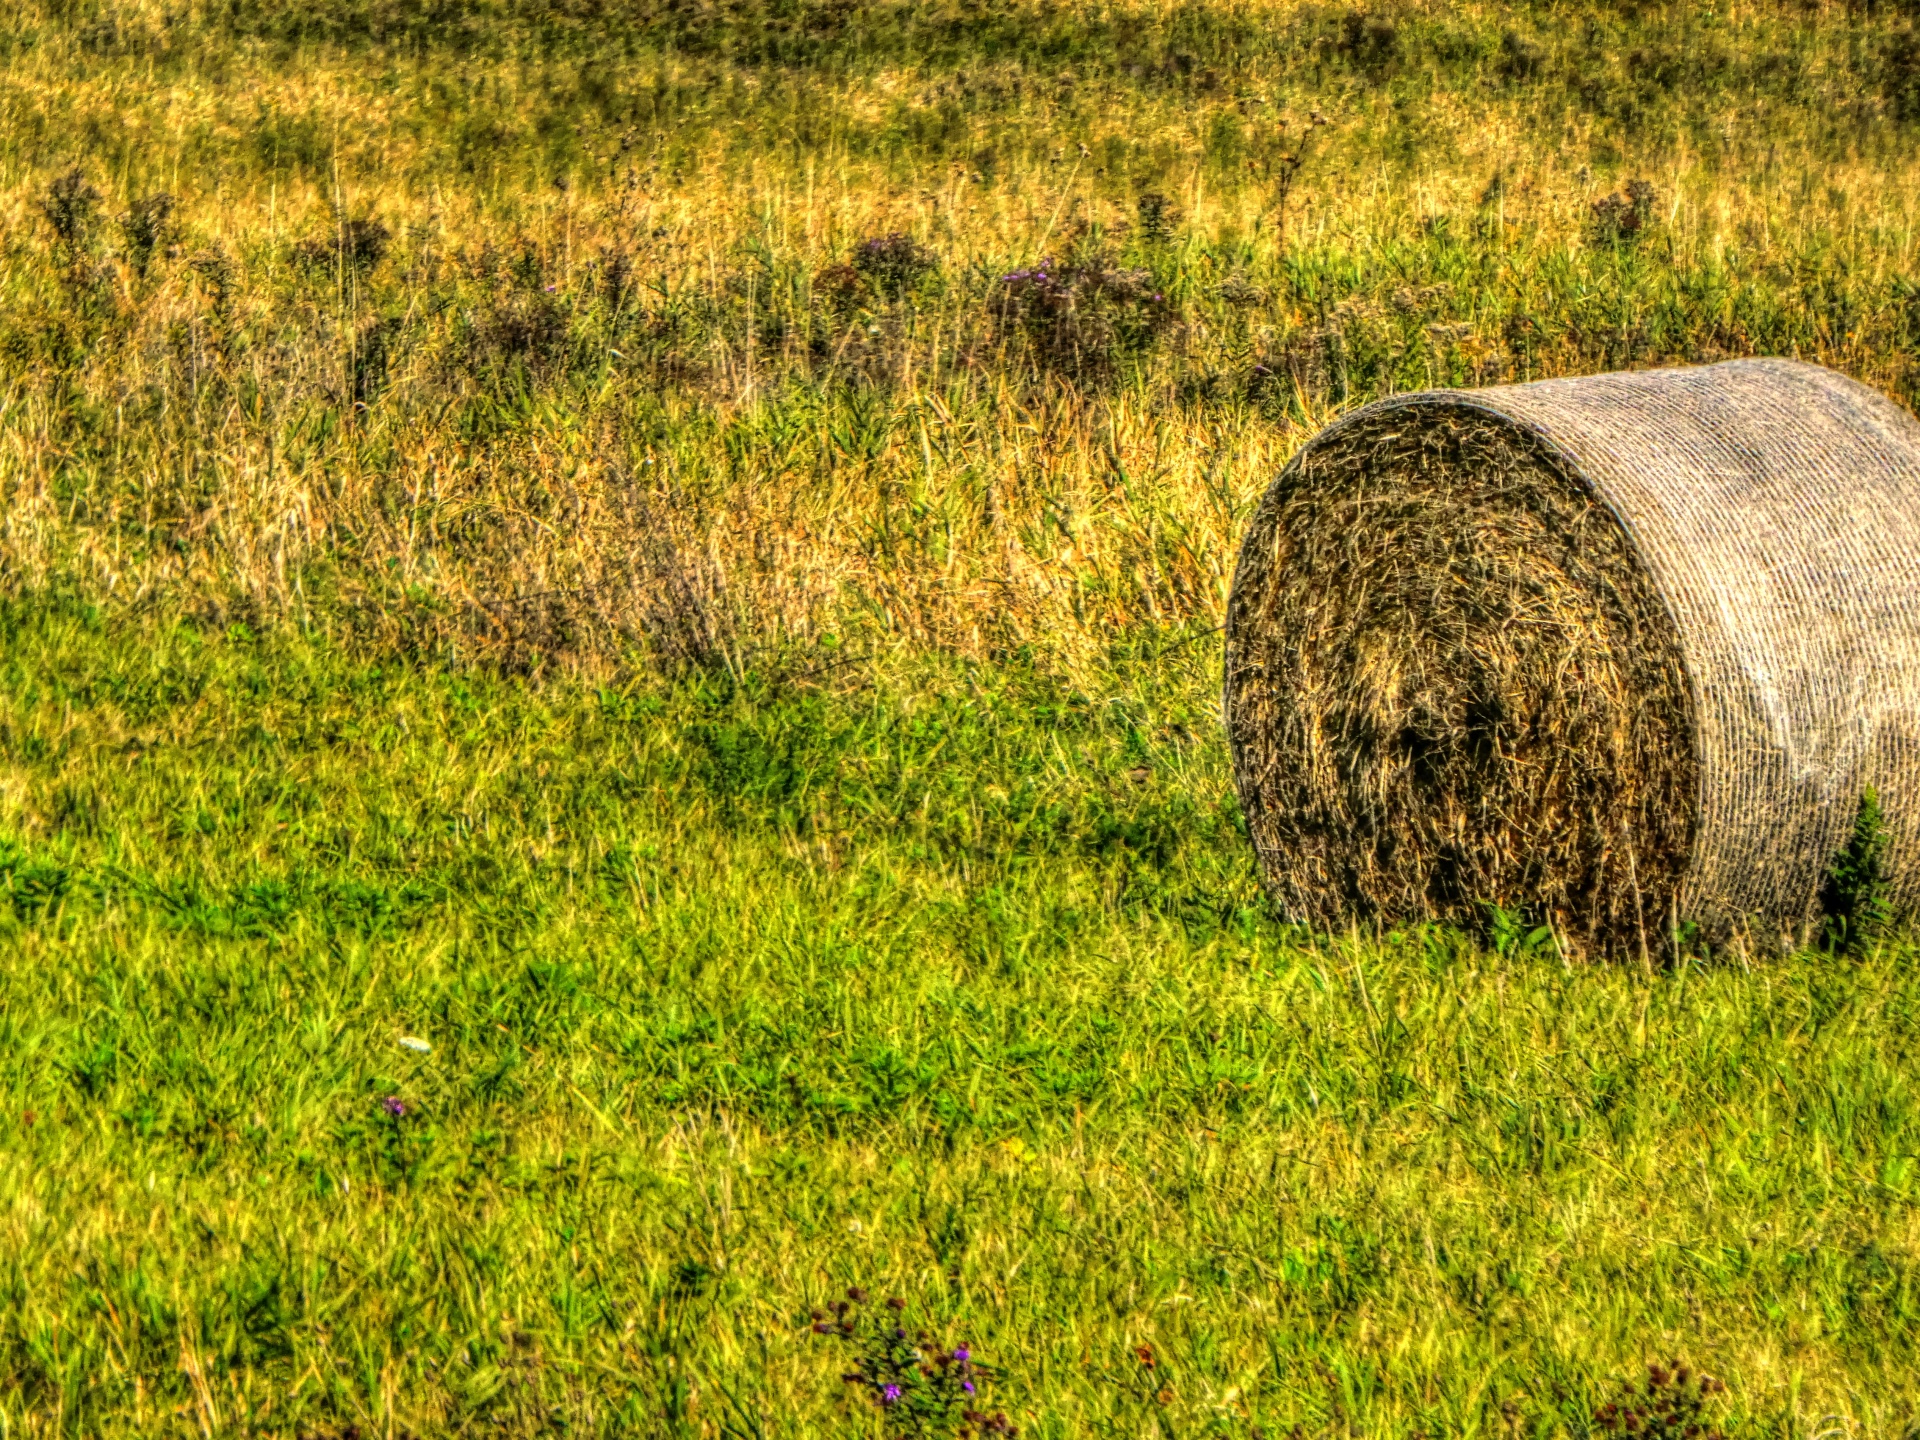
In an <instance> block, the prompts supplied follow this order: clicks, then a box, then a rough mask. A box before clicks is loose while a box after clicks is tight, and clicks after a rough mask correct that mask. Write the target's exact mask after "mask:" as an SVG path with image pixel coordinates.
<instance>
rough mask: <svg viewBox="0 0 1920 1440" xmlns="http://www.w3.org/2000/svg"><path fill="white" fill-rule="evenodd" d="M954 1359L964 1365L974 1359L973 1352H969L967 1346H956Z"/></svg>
mask: <svg viewBox="0 0 1920 1440" xmlns="http://www.w3.org/2000/svg"><path fill="white" fill-rule="evenodd" d="M953 1358H954V1359H956V1360H958V1361H959V1362H960V1363H961V1364H962V1365H964V1364H966V1363H967V1361H969V1360H971V1359H972V1358H973V1351H971V1350H969V1349H968V1348H967V1347H966V1346H965V1345H959V1346H956V1347H954V1352H953Z"/></svg>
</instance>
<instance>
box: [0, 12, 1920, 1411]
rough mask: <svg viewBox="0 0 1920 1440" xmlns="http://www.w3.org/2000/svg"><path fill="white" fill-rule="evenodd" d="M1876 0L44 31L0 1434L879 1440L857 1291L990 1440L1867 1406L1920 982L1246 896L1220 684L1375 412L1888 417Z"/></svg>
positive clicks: (179, 20)
mask: <svg viewBox="0 0 1920 1440" xmlns="http://www.w3.org/2000/svg"><path fill="white" fill-rule="evenodd" d="M1910 8H1911V7H1909V6H1905V5H1890V4H1888V5H1876V4H1860V5H1839V4H1806V5H1787V4H1771V3H1767V4H1748V3H1742V4H1738V5H1734V4H1727V5H1718V6H1701V5H1680V4H1672V5H1668V4H1660V3H1636V4H1632V5H1607V6H1598V5H1574V4H1563V3H1544V0H1542V3H1527V4H1499V5H1495V4H1489V3H1479V0H1463V3H1460V4H1455V5H1446V6H1442V5H1435V4H1428V3H1422V0H1381V3H1379V4H1376V5H1370V6H1369V7H1367V8H1366V9H1365V10H1364V11H1362V10H1358V9H1350V8H1347V7H1344V6H1339V5H1323V4H1318V3H1311V0H1197V3H1191V4H1183V5H1180V6H1171V7H1168V6H1162V7H1155V6H1142V5H1137V4H1105V3H1100V0H1058V3H1055V0H1009V3H993V4H989V5H974V4H952V5H946V4H939V3H930V4H920V5H906V4H898V3H893V0H845V3H843V0H738V3H734V0H729V3H728V4H726V5H724V6H723V5H719V4H710V3H707V0H673V3H670V4H659V5H645V6H641V5H628V4H623V3H610V0H609V3H602V0H567V3H564V4H549V3H544V0H489V3H486V4H479V5H458V6H455V5H450V4H445V3H434V4H431V5H401V4H391V3H388V0H298V3H292V4H279V3H264V0H232V3H226V4H221V5H195V4H180V5H176V4H161V3H158V0H124V3H118V4H113V5H107V4H104V3H97V0H26V3H24V4H22V5H21V6H19V7H17V13H16V14H14V15H13V16H12V17H11V22H10V23H9V24H7V25H5V26H0V1295H3V1296H4V1301H3V1303H0V1440H4V1437H5V1436H10V1435H12V1434H14V1433H15V1432H18V1433H21V1434H26V1435H45V1436H54V1435H63V1436H64V1435H73V1436H82V1435H84V1436H89V1437H92V1436H141V1437H145V1436H151V1435H172V1434H180V1435H198V1436H215V1435H222V1436H224V1435H273V1436H286V1437H292V1436H307V1437H314V1440H345V1437H346V1436H349V1435H353V1434H356V1433H357V1434H358V1435H359V1436H362V1437H370V1436H373V1435H379V1436H382V1437H395V1440H397V1437H400V1436H403V1435H412V1436H421V1437H425V1436H441V1435H474V1436H480V1435H507V1436H514V1435H532V1434H537V1433H548V1432H551V1433H559V1432H560V1431H562V1430H565V1431H566V1432H567V1433H570V1434H587V1435H590V1434H609V1435H610V1434H616V1433H617V1434H636V1435H644V1436H649V1437H651V1436H668V1437H682V1436H685V1437H691V1436H700V1437H702V1440H707V1437H714V1440H718V1437H747V1436H752V1437H756V1440H758V1437H774V1436H788V1435H829V1434H831V1435H847V1434H853V1435H859V1434H873V1435H876V1436H877V1435H879V1434H881V1433H882V1431H883V1429H884V1426H883V1425H882V1417H880V1416H879V1415H878V1413H877V1412H875V1411H874V1410H872V1409H871V1408H863V1407H861V1406H858V1405H856V1404H853V1403H852V1401H851V1399H850V1398H849V1393H848V1391H847V1389H846V1387H845V1386H844V1385H842V1383H841V1382H840V1378H839V1377H840V1375H841V1373H842V1372H843V1371H844V1370H845V1368H846V1366H847V1364H848V1356H847V1355H846V1354H845V1353H844V1352H842V1351H841V1350H839V1349H838V1348H837V1347H836V1345H835V1343H834V1342H832V1341H829V1340H826V1339H822V1338H820V1337H818V1336H815V1335H813V1334H812V1333H811V1329H810V1316H811V1314H812V1311H813V1310H814V1308H815V1307H817V1306H819V1305H821V1304H822V1303H825V1302H827V1301H830V1300H831V1299H832V1298H833V1297H835V1296H837V1295H839V1294H841V1293H843V1292H844V1290H845V1289H846V1288H847V1287H848V1286H850V1285H854V1284H862V1285H866V1286H868V1287H870V1288H872V1289H873V1290H874V1291H875V1292H876V1294H879V1295H884V1294H889V1293H891V1294H895V1295H898V1296H899V1297H901V1298H903V1299H904V1300H906V1301H907V1302H908V1304H909V1310H908V1314H909V1316H910V1317H911V1318H912V1319H913V1322H914V1323H915V1324H924V1325H926V1326H927V1327H929V1328H930V1329H931V1330H933V1331H935V1332H937V1333H938V1334H940V1335H942V1336H944V1337H945V1338H946V1339H948V1340H952V1341H957V1340H961V1339H964V1340H966V1341H968V1342H970V1343H971V1344H972V1345H973V1347H974V1349H975V1351H976V1353H977V1354H978V1355H979V1356H980V1357H981V1359H982V1360H983V1361H985V1362H986V1363H987V1364H989V1365H991V1366H992V1367H994V1368H995V1378H994V1380H993V1382H992V1384H991V1385H990V1386H989V1387H988V1394H987V1404H988V1405H989V1407H990V1408H995V1409H999V1408H1004V1409H1006V1410H1007V1411H1008V1412H1009V1413H1010V1415H1011V1416H1012V1417H1013V1419H1014V1421H1015V1423H1017V1424H1018V1425H1019V1426H1020V1427H1021V1429H1022V1432H1023V1433H1024V1434H1026V1435H1028V1436H1030V1437H1047V1440H1055V1437H1057V1440H1068V1437H1072V1440H1080V1437H1088V1436H1114V1437H1123V1436H1124V1437H1136V1436H1155V1437H1161V1440H1174V1437H1191V1436H1195V1435H1216V1436H1230V1437H1238V1440H1255V1437H1256V1434H1257V1435H1258V1436H1261V1437H1265V1440H1280V1437H1283V1436H1287V1437H1291V1436H1293V1435H1295V1434H1298V1435H1299V1436H1301V1437H1303V1440H1304V1437H1309V1436H1311V1437H1315V1440H1318V1437H1341V1440H1348V1437H1357V1436H1361V1435H1365V1436H1369V1437H1375V1440H1385V1437H1397V1440H1414V1437H1415V1436H1422V1437H1439V1436H1443V1435H1445V1436H1453V1435H1476V1436H1487V1437H1490V1440H1491V1437H1501V1440H1510V1437H1519V1436H1530V1437H1543V1440H1544V1437H1547V1436H1554V1435H1566V1436H1568V1437H1583V1436H1586V1435H1589V1434H1591V1433H1594V1426H1593V1422H1592V1418H1591V1417H1592V1415H1593V1412H1594V1410H1595V1408H1596V1407H1597V1406H1599V1405H1601V1404H1602V1403H1604V1402H1605V1401H1607V1400H1608V1399H1610V1398H1613V1397H1616V1396H1618V1395H1619V1394H1620V1393H1621V1386H1622V1385H1624V1384H1625V1383H1626V1382H1627V1381H1628V1380H1629V1379H1631V1378H1632V1377H1634V1376H1636V1375H1638V1374H1640V1373H1642V1367H1643V1366H1644V1364H1645V1362H1646V1361H1648V1360H1649V1359H1653V1358H1665V1357H1668V1356H1672V1355H1675V1354H1679V1355H1683V1356H1685V1357H1688V1358H1689V1359H1691V1360H1693V1361H1694V1362H1695V1363H1697V1364H1699V1365H1703V1366H1705V1367H1707V1368H1708V1369H1709V1370H1710V1371H1711V1372H1712V1373H1714V1374H1717V1375H1722V1376H1724V1377H1725V1379H1726V1380H1727V1382H1728V1384H1729V1387H1730V1393H1729V1395H1728V1397H1727V1399H1726V1401H1725V1402H1724V1404H1723V1405H1722V1406H1720V1408H1719V1409H1718V1411H1717V1415H1718V1420H1717V1422H1716V1423H1717V1424H1719V1425H1720V1427H1721V1428H1722V1429H1723V1430H1724V1431H1725V1432H1726V1433H1727V1434H1728V1435H1729V1436H1744V1435H1754V1436H1761V1435H1765V1436H1783V1437H1784V1436H1795V1437H1806V1440H1813V1437H1816V1436H1819V1437H1826V1440H1833V1437H1838V1436H1840V1435H1843V1434H1844V1435H1847V1436H1859V1437H1877V1436H1911V1435H1913V1434H1914V1433H1916V1427H1920V1378H1916V1371H1920V1365H1916V1363H1915V1355H1916V1349H1917V1348H1920V1347H1917V1346H1916V1343H1915V1341H1916V1336H1915V1333H1914V1325H1915V1318H1916V1315H1917V1314H1920V1288H1917V1284H1916V1265H1920V1223H1917V1222H1916V1209H1915V1196H1916V1185H1917V1184H1920V1136H1917V1135H1916V1128H1915V1114H1916V1093H1915V1061H1914V1059H1913V1051H1914V1027H1915V1015H1916V1000H1917V999H1920V980H1916V979H1915V960H1916V958H1920V948H1917V947H1916V946H1915V944H1914V943H1913V942H1912V940H1911V939H1908V938H1903V939H1900V940H1898V941H1897V942H1895V943H1893V944H1891V945H1888V946H1884V947H1881V948H1869V951H1868V953H1867V954H1865V955H1863V956H1861V957H1859V958H1858V959H1849V960H1844V961H1843V960H1838V959H1834V958H1831V957H1826V956H1821V955H1812V954H1808V955H1800V956H1795V957H1791V958H1789V959H1786V960H1783V961H1780V962H1778V963H1769V964H1767V965H1764V966H1758V967H1754V968H1748V967H1747V966H1745V965H1743V964H1741V963H1739V961H1738V959H1737V957H1735V958H1734V959H1732V960H1730V961H1727V962H1725V963H1722V964H1720V965H1718V966H1711V967H1702V966H1699V965H1695V964H1691V963H1690V964H1688V965H1686V966H1683V967H1681V968H1677V969H1671V970H1665V971H1661V972H1659V973H1655V974H1651V975H1648V974H1644V973H1642V972H1641V971H1639V970H1637V969H1631V968H1630V969H1605V968H1586V967H1581V968H1569V967H1568V966H1566V965H1564V964H1563V963H1562V961H1561V959H1560V957H1559V956H1558V954H1557V953H1556V952H1555V950H1554V948H1553V946H1552V944H1551V942H1550V937H1547V938H1542V937H1539V936H1534V937H1531V938H1530V937H1528V936H1527V935H1526V934H1525V933H1524V931H1522V930H1517V929H1516V928H1515V927H1514V925H1513V924H1512V923H1506V924H1497V923H1496V924H1494V925H1492V926H1490V928H1489V933H1488V934H1487V935H1486V936H1484V937H1479V938H1477V939H1474V938H1468V937H1462V936H1458V935H1451V934H1446V933H1441V932H1432V931H1418V932H1414V933H1406V934H1394V935H1386V936H1369V937H1365V938H1364V939H1362V938H1360V937H1349V938H1346V939H1340V938H1328V937H1325V936H1320V937H1315V936H1312V935H1307V934H1304V933H1297V932H1293V931H1289V930H1287V929H1285V928H1284V927H1281V926H1279V925H1277V924H1275V923H1274V922H1273V921H1272V920H1271V919H1270V918H1269V916H1268V914H1267V912H1266V910H1265V908H1264V906H1263V904H1262V902H1261V900H1260V898H1259V894H1258V886H1257V884H1256V881H1255V877H1254V874H1253V869H1252V860H1251V856H1250V855H1249V853H1248V847H1247V845H1246V843H1245V840H1244V837H1243V835H1242V833H1241V829H1240V823H1239V819H1238V817H1237V815H1236V812H1235V810H1234V808H1233V805H1232V801H1231V794H1230V792H1231V787H1230V785H1229V783H1228V776H1227V767H1226V757H1225V755H1224V753H1223V750H1222V741H1221V737H1220V732H1219V724H1218V674H1217V643H1218V642H1217V640H1216V639H1214V638H1213V634H1214V627H1216V626H1217V624H1218V622H1219V620H1220V619H1221V618H1222V607H1223V602H1224V594H1225V587H1226V583H1227V577H1228V575H1229V574H1230V572H1231V567H1232V564H1233V555H1234V547H1235V545H1236V544H1237V543H1238V539H1239V536H1240V534H1241V532H1242V530H1243V528H1244V526H1245V523H1246V520H1247V517H1248V515H1249V513H1250V508H1251V505H1252V503H1253V501H1254V500H1255V498H1256V497H1257V496H1258V494H1259V493H1260V491H1261V490H1262V488H1263V487H1264V486H1265V484H1266V483H1267V481H1268V479H1269V478H1270V477H1271V475H1272V474H1273V473H1274V471H1275V470H1276V468H1277V467H1278V466H1279V465H1280V464H1281V463H1283V462H1284V460H1285V459H1286V457H1287V456H1288V455H1289V454H1290V453H1292V450H1293V449H1294V447H1295V446H1297V445H1298V444H1299V443H1300V442H1301V440H1302V439H1303V438H1304V437H1305V436H1306V435H1307V434H1309V433H1311V432H1312V431H1313V430H1314V429H1315V428H1316V427H1317V426H1319V425H1320V424H1322V423H1324V422H1325V421H1326V420H1327V419H1328V418H1330V417H1332V416H1334V415H1336V414H1338V413H1340V412H1342V411H1343V410H1345V409H1347V408H1350V407H1351V406H1353V405H1356V404H1359V403H1362V402H1364V401H1366V400H1369V399H1372V398H1374V397H1377V396H1379V395H1383V394H1388V393H1392V392H1394V391H1398V390H1405V389H1408V388H1414V387H1425V386H1431V385H1439V384H1460V385H1473V384H1481V383H1490V382H1493V381H1499V380H1524V379H1532V378H1540V377H1544V376H1550V375H1560V374H1571V373H1583V372H1590V371H1595V370H1602V369H1607V368H1613V367H1620V366H1636V365H1647V364H1658V363H1675V362H1689V361H1702V360H1712V359H1716V358H1721V357H1724V356H1728V355H1735V354H1751V353H1765V354H1787V355H1795V356H1799V357H1801V358H1806V359H1813V360H1819V361H1821V362H1823V363H1827V364H1830V365H1833V366H1836V367H1838V368H1840V369H1843V370H1845V371H1846V372H1847V373H1849V374H1853V375H1855V376H1858V377H1860V378H1862V379H1864V380H1866V381H1868V382H1870V383H1872V384H1875V385H1878V386H1880V387H1881V388H1882V389H1884V390H1886V391H1888V392H1889V393H1891V394H1893V395H1895V396H1897V397H1899V398H1901V399H1902V400H1903V401H1905V402H1907V403H1911V402H1912V401H1913V400H1914V398H1915V396H1916V395H1920V298H1917V297H1920V289H1917V288H1916V279H1915V275H1916V264H1917V263H1920V242H1916V234H1917V233H1920V232H1917V231H1916V217H1917V216H1920V209H1917V208H1916V204H1915V201H1914V196H1915V195H1916V193H1920V186H1916V183H1915V182H1916V179H1917V178H1920V169H1916V166H1915V162H1914V159H1913V157H1914V155H1915V154H1916V150H1915V139H1916V136H1917V135H1920V31H1916V28H1915V22H1914V17H1913V16H1912V15H1911V14H1910V13H1908V12H1909V10H1910ZM1315 112H1321V113H1324V114H1325V115H1326V116H1327V117H1329V118H1330V119H1331V121H1332V124H1331V126H1330V127H1327V128H1318V129H1315V130H1314V131H1313V132H1312V137H1313V138H1312V142H1311V144H1310V145H1309V146H1308V148H1307V150H1306V152H1305V154H1304V159H1302V160H1301V162H1300V165H1299V166H1298V168H1297V172H1296V173H1295V174H1294V183H1293V185H1292V188H1291V189H1290V190H1288V191H1287V193H1286V198H1285V203H1284V204H1282V200H1281V191H1280V185H1279V180H1278V178H1277V177H1278V176H1281V175H1284V174H1287V173H1289V170H1288V167H1289V166H1290V164H1291V161H1290V159H1289V157H1291V156H1298V155H1301V154H1302V152H1301V149H1300V145H1301V140H1300V136H1301V134H1302V132H1303V130H1304V129H1305V127H1306V125H1307V122H1308V117H1310V116H1311V115H1313V114H1314V113H1315ZM1283 122H1284V123H1283ZM1636 180H1637V181H1641V182H1644V183H1645V184H1646V185H1650V186H1651V193H1652V199H1651V201H1650V202H1648V203H1646V204H1645V205H1644V206H1643V207H1642V208H1641V209H1640V210H1636V211H1633V212H1631V214H1632V219H1631V221H1630V222H1627V221H1626V220H1624V218H1623V217H1625V216H1626V215H1627V214H1628V213H1629V212H1628V211H1627V210H1626V209H1624V208H1623V207H1624V206H1625V203H1626V202H1625V201H1624V199H1622V198H1621V197H1623V196H1624V195H1625V194H1626V189H1625V187H1627V186H1628V185H1629V184H1630V182H1633V181H1636ZM1639 193H1643V194H1644V193H1646V192H1645V191H1644V190H1643V191H1640V192H1639ZM63 197H64V198H63ZM356 227H357V228H356ZM893 235H900V236H906V237H909V239H910V244H902V243H896V242H888V243H889V244H892V245H893V248H892V249H891V250H888V251H887V252H886V253H887V254H890V255H892V256H894V257H895V259H896V260H897V261H898V262H899V263H898V264H896V265H895V266H894V268H892V269H887V268H885V267H880V268H876V267H875V266H874V265H873V264H871V263H869V262H868V261H863V259H862V257H863V255H865V254H866V253H867V252H865V251H863V248H862V247H863V245H864V244H865V243H866V242H868V241H872V240H876V239H880V238H881V237H887V236H893ZM382 237H383V238H382ZM1047 256H1052V257H1053V258H1054V272H1053V273H1054V274H1055V276H1056V277H1057V276H1058V275H1059V274H1060V273H1061V267H1062V266H1065V267H1067V269H1068V270H1069V271H1070V272H1071V273H1072V274H1074V275H1076V276H1078V277H1079V278H1078V279H1076V280H1074V281H1072V282H1071V283H1073V284H1074V285H1076V286H1078V287H1080V288H1079V290H1078V291H1076V294H1077V296H1078V300H1079V301H1081V302H1084V304H1076V306H1075V307H1061V308H1059V309H1057V310H1052V311H1050V310H1049V309H1048V308H1047V306H1046V304H1044V303H1041V302H1038V301H1035V300H1034V299H1033V296H1034V293H1035V292H1033V291H1032V290H1031V289H1027V290H1022V289H1021V287H1020V283H1016V282H1011V281H1009V280H1008V279H1007V278H1006V277H1007V275H1008V272H1010V271H1014V270H1017V269H1021V268H1026V267H1031V266H1032V265H1033V264H1034V262H1036V261H1037V260H1039V259H1041V258H1042V257H1047ZM908 262H911V263H908ZM863 264H865V266H866V268H864V269H863V268H862V265H863ZM1124 272H1137V273H1132V274H1131V275H1129V274H1128V273H1124ZM1116 277H1117V278H1116ZM1062 283H1066V282H1062ZM1149 295H1151V296H1152V297H1154V298H1153V299H1152V300H1151V301H1150V302H1149V301H1148V300H1147V298H1146V297H1147V296H1149ZM1056 298H1057V297H1056ZM1069 308H1070V309H1071V315H1072V317H1073V318H1071V319H1064V318H1061V317H1062V316H1063V315H1066V314H1067V313H1068V309H1069ZM405 1036H418V1037H422V1038H424V1039H425V1040H427V1041H428V1042H429V1044H430V1045H431V1050H430V1053H428V1054H425V1055H421V1054H419V1053H417V1052H415V1051H413V1050H409V1049H407V1048H404V1047H402V1046H401V1044H400V1040H401V1039H402V1037H405ZM389 1100H393V1101H395V1102H397V1103H398V1105H399V1106H400V1108H401V1109H402V1110H403V1112H404V1113H402V1114H399V1115H394V1114H392V1113H390V1111H389V1107H388V1104H387V1102H388V1101H389ZM1140 1347H1147V1349H1148V1351H1149V1352H1150V1353H1151V1354H1152V1355H1153V1356H1154V1357H1155V1363H1154V1365H1153V1367H1152V1368H1151V1369H1149V1368H1148V1367H1146V1366H1144V1365H1143V1364H1142V1363H1141V1361H1140V1358H1139V1355H1140Z"/></svg>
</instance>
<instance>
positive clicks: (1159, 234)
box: [1134, 190, 1180, 245]
mask: <svg viewBox="0 0 1920 1440" xmlns="http://www.w3.org/2000/svg"><path fill="white" fill-rule="evenodd" d="M1134 213H1135V214H1136V215H1138V216H1139V218H1140V238H1141V239H1143V240H1146V241H1148V242H1149V243H1151V244H1154V245H1164V244H1166V242H1167V241H1169V240H1171V239H1173V237H1174V233H1175V232H1176V231H1177V230H1178V229H1179V227H1180V212H1179V210H1177V209H1175V208H1174V204H1173V202H1172V201H1171V200H1169V199H1168V198H1167V197H1166V196H1164V195H1162V194H1161V193H1160V192H1159V191H1158V190H1149V191H1147V192H1146V193H1145V194H1143V195H1141V196H1140V198H1139V199H1138V200H1136V201H1135V202H1134Z"/></svg>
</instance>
